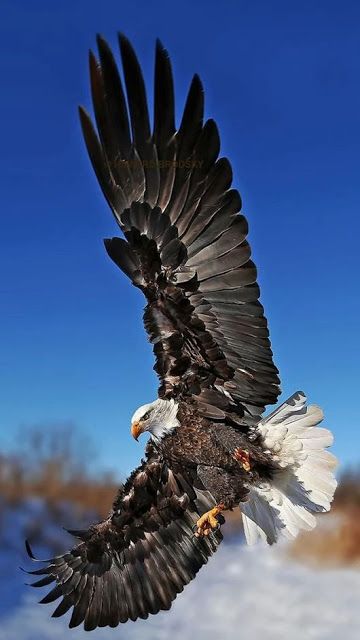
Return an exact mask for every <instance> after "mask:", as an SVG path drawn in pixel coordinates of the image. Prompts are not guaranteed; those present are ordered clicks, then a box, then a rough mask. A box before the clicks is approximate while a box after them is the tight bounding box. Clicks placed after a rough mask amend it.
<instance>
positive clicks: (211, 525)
mask: <svg viewBox="0 0 360 640" xmlns="http://www.w3.org/2000/svg"><path fill="white" fill-rule="evenodd" d="M223 509H224V505H223V504H219V505H217V506H216V507H214V508H213V509H210V511H207V512H206V513H204V514H203V515H202V516H201V518H199V520H198V521H197V523H196V526H197V530H196V533H195V537H196V538H200V537H202V536H208V535H209V533H211V531H212V530H213V529H217V528H218V526H219V521H218V519H217V517H216V516H218V515H219V513H220V512H221V511H223Z"/></svg>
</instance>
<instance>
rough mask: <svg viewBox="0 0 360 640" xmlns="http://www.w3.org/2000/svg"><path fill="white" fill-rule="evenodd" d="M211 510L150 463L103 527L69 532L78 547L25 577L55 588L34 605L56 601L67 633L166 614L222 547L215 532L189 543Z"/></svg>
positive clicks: (185, 483) (179, 477)
mask: <svg viewBox="0 0 360 640" xmlns="http://www.w3.org/2000/svg"><path fill="white" fill-rule="evenodd" d="M213 506H214V502H213V501H212V499H211V497H210V496H209V494H207V492H202V491H200V490H196V492H195V490H194V489H193V488H192V486H191V481H189V479H187V478H185V477H184V475H183V474H181V473H180V472H179V473H176V472H173V471H172V470H171V469H169V468H168V467H167V466H166V465H165V464H164V463H162V462H161V461H160V460H159V459H158V458H157V457H156V456H155V457H154V456H152V457H150V459H149V460H148V461H146V462H143V464H142V465H141V466H140V467H139V468H138V469H137V470H136V471H134V472H133V474H132V475H131V476H130V478H129V479H128V481H127V483H126V484H125V485H124V487H123V489H122V490H120V492H119V495H118V497H117V499H116V501H115V503H114V508H113V512H112V514H111V515H110V516H109V518H108V519H107V520H105V521H104V522H101V523H99V524H98V525H94V526H92V527H90V529H89V530H87V531H73V532H71V531H70V533H73V535H75V536H76V537H77V538H79V539H80V542H79V544H77V545H76V546H75V547H73V549H71V551H69V552H68V553H65V554H64V555H62V556H57V557H55V558H51V559H50V560H47V561H43V562H45V563H46V565H45V566H43V567H42V568H40V569H36V570H35V571H30V572H29V573H31V574H33V575H36V576H40V579H39V580H36V582H35V583H33V584H32V586H34V587H44V586H47V585H50V584H51V583H55V586H54V587H53V588H52V590H51V591H50V592H49V593H48V594H47V595H46V596H45V597H44V598H43V599H42V600H41V601H40V602H41V603H42V604H47V603H51V602H55V600H58V599H59V598H61V601H60V603H59V604H58V606H57V608H56V609H55V611H54V613H53V617H59V616H62V615H63V614H65V613H66V612H67V611H69V609H72V614H71V618H70V622H69V626H70V627H76V626H78V625H80V624H81V623H84V628H85V629H86V630H87V631H90V630H92V629H95V628H96V627H104V626H110V627H115V626H117V625H118V624H119V623H120V622H126V621H127V620H129V619H130V620H136V619H137V618H147V617H148V615H149V614H150V613H153V614H155V613H158V611H160V610H166V609H170V607H171V603H172V601H173V600H174V599H175V598H176V596H177V594H178V593H180V592H181V591H182V590H183V588H184V586H185V585H186V584H188V583H189V582H190V581H191V580H192V579H193V578H194V577H195V575H196V573H197V572H198V570H199V569H200V567H201V566H202V565H203V564H205V563H206V562H207V560H208V558H209V557H210V556H211V555H212V554H213V553H214V552H215V551H216V549H217V547H218V545H219V544H220V542H221V540H222V534H221V533H220V530H217V531H214V532H212V533H210V534H209V535H208V536H206V537H202V538H197V537H195V536H194V532H193V528H194V526H195V523H196V520H197V519H198V518H199V515H202V513H204V512H205V511H207V510H208V509H210V508H212V507H213ZM27 548H28V553H29V555H30V557H31V558H32V559H33V560H35V558H34V556H33V554H32V551H31V548H30V546H29V544H27ZM38 562H39V561H38Z"/></svg>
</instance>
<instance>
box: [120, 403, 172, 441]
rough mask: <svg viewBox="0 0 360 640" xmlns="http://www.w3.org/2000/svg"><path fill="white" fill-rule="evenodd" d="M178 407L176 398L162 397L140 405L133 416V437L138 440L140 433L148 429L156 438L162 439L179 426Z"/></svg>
mask: <svg viewBox="0 0 360 640" xmlns="http://www.w3.org/2000/svg"><path fill="white" fill-rule="evenodd" d="M178 407H179V405H178V403H177V402H175V400H173V399H171V400H162V399H161V398H158V399H157V400H155V401H154V402H151V403H150V404H144V405H142V407H139V408H138V409H137V410H136V411H135V413H134V415H133V417H132V418H131V434H132V436H133V438H135V440H137V439H138V437H139V435H141V434H142V433H144V431H148V432H149V433H150V434H151V435H152V437H153V438H154V439H155V440H161V438H163V437H164V436H165V435H167V434H168V433H170V432H171V431H173V429H176V427H178V426H179V424H180V423H179V420H178V419H177V417H176V415H177V411H178Z"/></svg>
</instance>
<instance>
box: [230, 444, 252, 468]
mask: <svg viewBox="0 0 360 640" xmlns="http://www.w3.org/2000/svg"><path fill="white" fill-rule="evenodd" d="M233 457H234V458H235V460H237V461H238V462H239V463H240V464H241V466H242V468H243V469H244V471H250V470H251V464H250V455H249V452H248V451H247V450H246V449H240V447H237V448H236V449H235V451H234V453H233Z"/></svg>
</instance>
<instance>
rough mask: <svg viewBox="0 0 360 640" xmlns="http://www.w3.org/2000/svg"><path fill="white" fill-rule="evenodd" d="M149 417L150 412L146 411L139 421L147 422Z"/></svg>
mask: <svg viewBox="0 0 360 640" xmlns="http://www.w3.org/2000/svg"><path fill="white" fill-rule="evenodd" d="M150 416H151V411H147V412H146V413H144V415H143V417H142V418H141V420H149V418H150Z"/></svg>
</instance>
